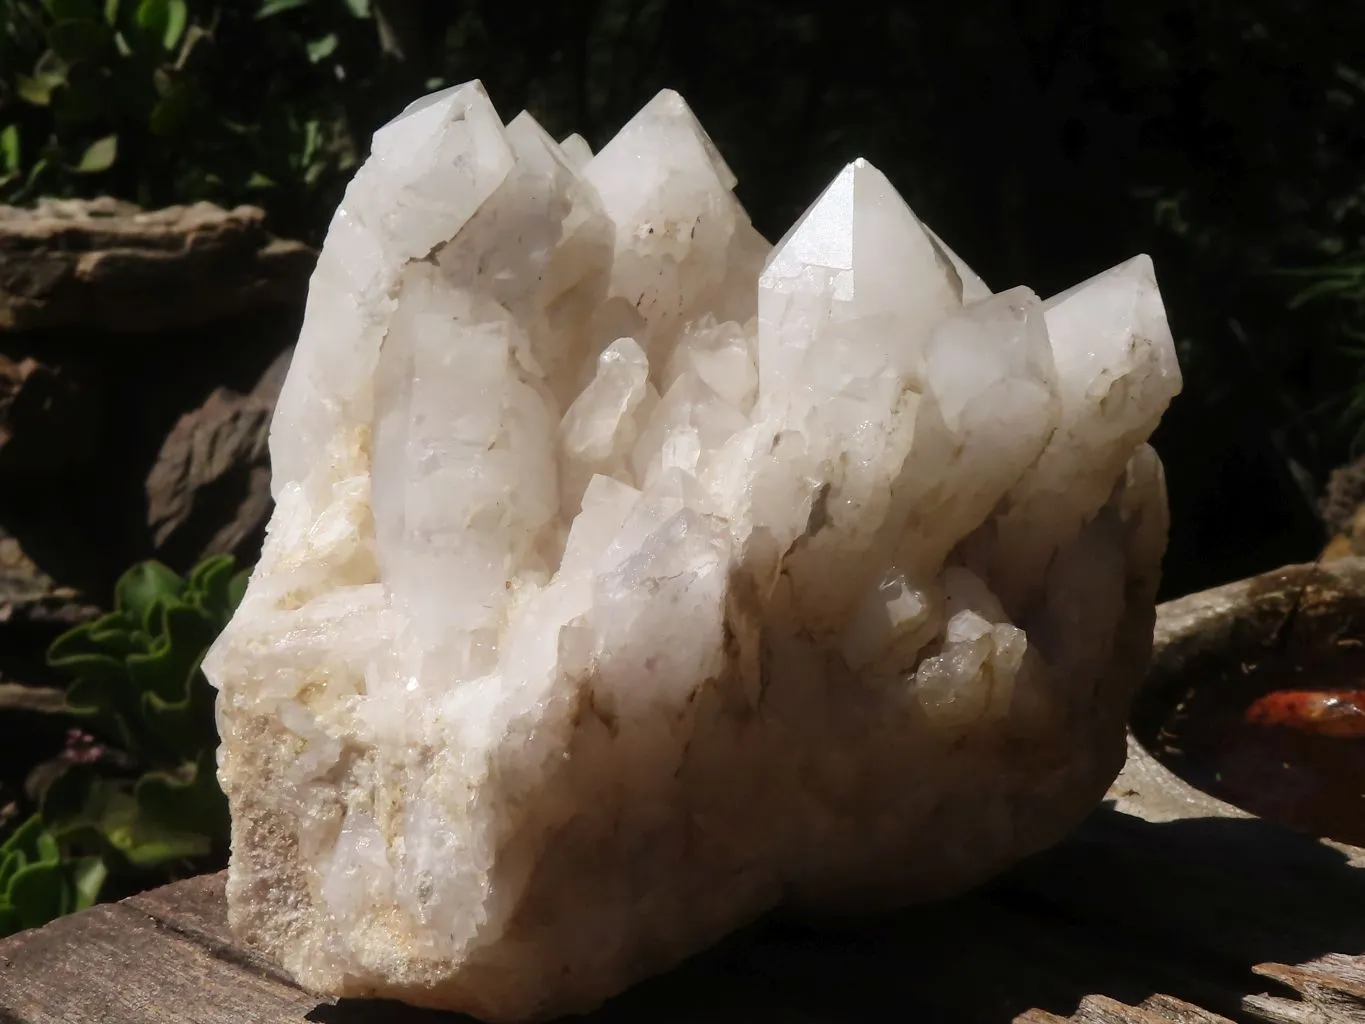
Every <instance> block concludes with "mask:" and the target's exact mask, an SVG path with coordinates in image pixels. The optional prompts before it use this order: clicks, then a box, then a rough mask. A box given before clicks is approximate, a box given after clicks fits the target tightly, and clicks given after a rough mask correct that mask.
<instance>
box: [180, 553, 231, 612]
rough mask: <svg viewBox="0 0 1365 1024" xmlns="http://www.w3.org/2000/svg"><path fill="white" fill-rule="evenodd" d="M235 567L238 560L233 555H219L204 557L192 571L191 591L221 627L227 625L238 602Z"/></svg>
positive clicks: (200, 605)
mask: <svg viewBox="0 0 1365 1024" xmlns="http://www.w3.org/2000/svg"><path fill="white" fill-rule="evenodd" d="M234 568H236V561H235V559H233V558H232V556H231V555H218V556H215V557H213V558H206V559H204V561H202V562H200V563H199V565H197V566H195V568H194V569H193V570H192V571H191V573H190V593H191V594H193V595H194V597H195V598H196V599H197V602H198V604H199V607H201V608H203V609H204V611H205V612H207V613H208V614H209V615H210V616H212V617H213V619H214V620H215V621H216V622H217V623H218V626H219V628H220V629H221V628H222V627H223V626H225V625H227V621H228V619H230V618H231V617H232V613H233V611H234V610H235V609H236V607H237V603H238V602H237V601H234V600H233V584H234V582H235V580H236V576H234V574H233V569H234Z"/></svg>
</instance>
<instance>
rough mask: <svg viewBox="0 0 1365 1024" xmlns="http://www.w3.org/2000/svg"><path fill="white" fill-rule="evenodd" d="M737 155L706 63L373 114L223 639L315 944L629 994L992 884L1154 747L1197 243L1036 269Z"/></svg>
mask: <svg viewBox="0 0 1365 1024" xmlns="http://www.w3.org/2000/svg"><path fill="white" fill-rule="evenodd" d="M734 185H735V177H734V175H733V174H732V173H731V172H730V169H729V168H728V167H727V166H726V165H725V163H724V161H723V160H722V159H721V157H720V155H719V154H718V153H717V151H716V149H715V147H714V146H713V145H712V143H711V141H710V139H709V138H708V136H707V135H706V133H705V132H704V131H703V130H702V128H701V127H700V125H698V124H697V122H696V120H695V119H694V118H693V116H692V114H691V112H690V111H689V109H688V108H687V106H686V104H685V103H684V102H683V100H682V98H681V97H679V96H678V95H676V94H675V93H672V92H663V93H661V94H659V96H657V97H656V98H655V99H654V100H652V101H651V102H650V103H649V104H648V105H647V106H646V107H645V108H644V109H643V110H642V111H641V112H640V113H639V114H638V115H637V116H636V117H635V118H634V119H633V120H632V121H631V122H630V123H629V124H627V125H626V126H625V128H623V129H622V130H621V132H620V134H619V135H617V136H616V138H615V139H613V140H612V141H611V142H610V143H608V144H607V145H606V146H605V147H604V148H603V149H602V150H601V151H600V152H599V153H597V154H596V155H593V153H592V151H591V150H590V149H589V148H588V146H587V144H586V143H585V142H584V141H583V140H582V139H581V138H579V137H577V136H570V137H569V138H568V139H566V140H565V141H564V142H563V143H562V144H558V143H556V142H555V141H554V140H553V139H552V138H551V137H550V136H549V135H547V134H546V133H545V132H544V131H543V130H542V129H541V128H540V127H539V125H537V124H536V123H535V121H533V120H532V119H531V117H530V116H529V115H527V114H522V115H520V116H519V117H517V118H515V119H514V120H512V121H511V122H510V123H508V124H506V125H504V123H503V122H502V121H501V120H500V119H499V117H498V115H497V113H496V112H495V110H494V108H493V106H492V104H491V103H490V102H489V99H488V97H487V96H486V95H485V94H484V92H483V89H482V88H481V87H480V86H479V85H478V84H477V83H471V84H467V85H463V86H459V87H457V88H454V89H449V90H446V91H444V92H441V93H437V94H435V95H433V96H429V97H426V98H425V99H423V100H421V101H419V102H417V103H414V104H413V105H412V106H411V107H409V108H408V109H407V110H406V111H405V112H404V113H403V114H402V116H400V117H399V118H398V119H396V120H395V121H393V122H392V123H390V124H389V125H387V126H386V127H384V128H383V129H382V130H380V131H379V132H378V133H377V134H376V136H375V139H374V146H373V152H372V155H371V156H370V158H369V159H368V161H367V162H366V163H365V164H364V166H363V167H362V168H361V169H360V171H359V172H358V173H357V174H356V176H355V179H354V181H353V182H352V183H351V185H350V187H349V188H348V190H347V192H346V196H345V199H344V201H343V202H342V204H341V207H340V209H338V211H337V213H336V216H335V218H334V220H333V222H332V225H331V229H330V232H329V234H328V237H327V241H326V244H325V245H324V247H323V250H322V255H321V259H320V260H319V262H318V267H317V271H316V273H315V275H314V277H313V280H312V285H311V289H310V294H309V298H308V306H307V315H306V319H305V323H304V327H303V331H302V334H301V336H300V338H299V343H298V348H297V353H296V355H295V357H294V363H293V366H292V368H291V370H290V374H289V378H288V382H287V384H286V385H285V388H284V393H283V395H282V396H281V399H280V404H279V409H278V412H277V413H276V418H275V423H274V428H273V432H272V436H271V453H272V459H273V466H274V491H275V499H276V502H277V505H276V509H275V513H274V517H273V519H272V521H271V524H270V533H269V538H268V541H267V543H266V548H265V553H264V555H263V556H262V558H261V561H260V564H259V565H258V566H257V568H256V571H255V573H254V574H253V577H252V580H251V584H250V587H249V589H248V591H247V594H246V597H245V599H244V601H243V602H242V605H241V607H240V609H239V611H238V612H237V614H236V616H235V618H234V619H233V620H232V623H231V625H230V626H229V627H228V629H227V631H226V632H225V633H224V634H223V636H222V637H221V639H220V640H219V641H218V643H217V644H216V645H215V646H214V648H213V650H212V651H211V653H210V656H209V657H208V659H207V661H206V664H205V669H206V671H207V672H208V674H209V677H210V678H211V679H212V680H213V681H214V683H215V684H216V685H217V686H218V687H219V688H220V690H221V693H220V696H219V702H218V714H219V728H220V732H221V735H222V741H223V746H222V749H221V751H220V777H221V779H222V783H223V786H224V788H225V790H226V792H227V794H228V797H229V799H230V801H231V805H232V813H233V848H232V863H231V868H230V871H229V880H228V901H229V908H230V915H231V921H232V925H233V927H234V928H235V929H236V931H237V932H238V933H239V934H240V935H241V936H242V937H243V938H245V939H247V940H249V941H250V942H252V943H255V944H256V945H258V946H259V947H261V948H262V949H263V950H264V951H265V952H266V953H267V954H268V955H270V956H271V957H273V958H274V959H275V960H277V961H278V962H279V963H280V964H281V965H283V967H284V968H285V969H286V970H287V971H289V972H290V973H291V974H292V975H293V976H294V977H295V978H297V979H298V981H299V982H300V983H301V984H303V985H304V986H306V987H308V988H310V989H312V990H315V991H317V992H321V993H330V994H338V995H357V996H358V995H367V996H368V995H377V996H386V997H394V998H398V999H402V1000H406V1001H408V1002H411V1003H417V1004H424V1005H429V1006H435V1007H446V1008H452V1009H456V1010H462V1011H466V1012H468V1013H471V1014H474V1015H476V1016H478V1017H482V1018H485V1019H487V1020H490V1021H507V1022H513V1021H525V1020H531V1019H543V1018H546V1017H548V1016H552V1015H555V1014H558V1013H562V1012H566V1011H575V1010H586V1009H589V1008H591V1007H593V1006H595V1005H597V1004H598V1003H600V1002H601V1001H602V1000H604V999H606V998H608V997H610V996H611V995H613V994H614V993H617V992H619V991H621V990H622V989H624V988H625V987H627V986H628V985H630V984H631V983H632V982H634V981H636V980H638V979H640V978H642V977H645V976H647V975H649V974H651V973H655V972H658V971H661V970H664V969H666V968H668V967H669V966H671V965H673V964H675V963H677V962H678V961H679V960H680V959H682V958H684V957H686V956H688V955H689V954H691V953H693V952H695V951H697V950H699V949H700V948H702V947H704V946H706V945H708V944H709V943H712V942H713V941H715V940H717V939H718V938H720V937H721V936H723V935H725V934H726V933H727V932H729V931H731V930H732V929H734V928H736V927H737V926H739V925H742V924H744V923H745V922H747V921H750V920H751V919H753V918H754V917H756V916H757V915H759V914H761V913H763V912H764V911H765V910H768V909H769V908H772V907H774V906H775V905H777V904H779V903H783V904H786V905H788V906H793V907H796V908H798V909H801V910H805V911H810V912H814V913H830V914H847V913H851V912H861V911H868V910H876V909H881V908H887V907H892V906H896V905H901V904H905V903H909V902H913V901H917V900H923V899H927V898H932V897H939V896H943V895H947V894H951V893H954V892H957V891H959V890H962V889H964V888H965V887H968V886H971V885H974V884H976V883H978V882H980V881H982V880H984V879H986V878H988V877H990V876H991V875H992V874H994V873H996V872H998V871H1000V870H1001V869H1003V868H1005V867H1007V866H1008V865H1010V864H1011V863H1013V862H1014V861H1016V860H1017V859H1018V858H1019V857H1021V856H1023V855H1026V854H1029V853H1031V852H1034V851H1037V850H1039V849H1042V848H1044V847H1046V846H1048V845H1049V844H1051V843H1054V842H1055V841H1057V840H1058V839H1059V838H1061V837H1062V836H1064V835H1065V834H1066V833H1067V832H1068V830H1070V829H1071V828H1073V827H1074V826H1075V825H1076V824H1077V822H1079V821H1080V819H1081V818H1082V817H1083V816H1084V815H1085V814H1086V813H1087V812H1088V811H1089V810H1090V809H1091V808H1092V807H1093V806H1094V805H1095V804H1096V803H1097V801H1098V800H1099V799H1100V797H1101V795H1102V794H1103V792H1104V790H1105V788H1106V786H1107V785H1108V783H1109V782H1110V781H1111V779H1112V778H1113V777H1114V775H1115V773H1116V772H1117V770H1118V768H1119V766H1120V764H1121V762H1122V759H1123V754H1124V723H1125V718H1126V713H1127V709H1128V704H1129V699H1130V697H1131V695H1132V693H1133V691H1134V688H1135V687H1136V685H1137V683H1138V681H1139V679H1140V678H1141V676H1142V674H1143V671H1144V669H1145V667H1146V663H1147V658H1148V654H1149V646H1150V642H1151V627H1152V620H1153V601H1154V595H1155V591H1156V586H1157V580H1158V575H1159V567H1160V561H1161V556H1162V553H1163V550H1164V547H1165V540H1166V515H1167V512H1166V499H1165V492H1164V485H1163V480H1162V472H1161V463H1160V461H1159V460H1158V459H1157V457H1156V455H1155V453H1154V452H1153V451H1152V450H1151V449H1150V448H1149V447H1148V446H1147V445H1146V441H1147V438H1148V436H1149V435H1150V434H1151V432H1152V430H1153V429H1154V427H1155V426H1156V424H1157V422H1158V420H1159V419H1160V417H1161V415H1162V413H1163V411H1164V410H1165V408H1166V406H1167V404H1168V403H1169V402H1170V400H1171V399H1172V397H1173V396H1174V395H1175V394H1176V393H1177V392H1178V391H1179V388H1180V371H1179V368H1178V367H1177V365H1176V360H1175V355H1174V348H1173V345H1172V340H1171V334H1170V331H1169V329H1168V327H1167V324H1166V319H1165V314H1164V311H1163V308H1162V303H1161V297H1160V294H1159V292H1158V290H1157V285H1156V280H1155V277H1154V275H1153V271H1152V265H1151V262H1150V261H1149V260H1148V259H1147V258H1146V257H1144V256H1140V257H1137V258H1135V259H1133V260H1130V261H1129V262H1127V263H1124V264H1122V265H1120V266H1118V267H1116V268H1114V269H1112V270H1109V271H1106V272H1105V273H1102V274H1100V275H1098V276H1097V277H1095V278H1093V279H1091V280H1090V281H1087V282H1085V283H1083V284H1080V285H1078V286H1077V287H1075V288H1073V289H1072V290H1070V291H1068V292H1065V293H1063V294H1062V295H1059V296H1056V297H1055V298H1052V299H1049V300H1046V301H1044V300H1040V299H1039V298H1038V297H1037V296H1036V295H1035V294H1034V293H1033V292H1031V291H1029V290H1028V289H1027V288H1012V289H1010V290H1007V291H1003V292H1000V293H997V294H992V292H991V291H990V289H989V288H987V287H986V285H985V283H984V282H983V281H982V280H981V278H980V277H978V276H977V275H976V274H975V273H973V272H972V270H971V269H970V268H969V267H968V266H967V265H966V263H964V262H963V261H962V259H961V258H959V257H958V256H957V255H956V254H954V253H953V252H951V251H950V250H949V249H948V248H947V247H946V246H945V245H944V244H943V243H942V242H941V241H940V240H939V239H938V238H937V236H936V235H934V234H933V232H931V231H930V230H929V229H928V228H927V227H926V226H925V225H923V224H922V223H921V222H920V221H919V219H918V218H917V217H916V216H915V214H914V213H913V212H912V211H911V210H910V208H909V207H908V206H907V205H906V204H905V202H904V201H903V200H902V199H901V198H900V196H899V195H898V194H897V193H896V191H895V189H894V188H893V187H892V186H891V184H890V182H888V180H887V179H886V177H885V176H884V175H883V174H882V173H881V172H880V171H878V170H877V169H876V168H874V167H872V166H871V165H870V164H868V163H866V162H865V161H862V160H858V161H855V162H854V163H852V164H850V165H849V166H848V167H846V168H845V169H844V170H843V171H841V172H840V173H839V175H838V176H837V177H836V178H835V179H834V181H833V182H832V183H831V184H830V185H829V187H828V188H827V189H826V190H825V191H824V193H823V194H822V195H821V196H820V197H819V198H818V199H817V200H816V201H815V203H814V204H813V205H812V206H811V208H810V209H809V210H808V211H807V212H806V214H805V215H804V216H803V217H802V218H801V219H800V221H798V222H797V223H796V224H795V225H794V226H793V227H792V229H791V230H790V231H789V232H788V233H787V235H786V237H785V238H783V239H782V241H781V242H779V243H778V244H777V245H776V246H769V245H768V243H766V242H765V241H764V240H763V239H762V238H761V237H760V236H759V235H758V233H757V232H756V231H755V230H754V229H753V227H752V226H751V225H750V223H749V219H748V217H747V216H746V214H745V212H744V210H743V209H742V208H741V206H740V205H739V203H738V202H737V201H736V199H735V197H734V195H733V194H732V191H731V190H732V188H733V187H734Z"/></svg>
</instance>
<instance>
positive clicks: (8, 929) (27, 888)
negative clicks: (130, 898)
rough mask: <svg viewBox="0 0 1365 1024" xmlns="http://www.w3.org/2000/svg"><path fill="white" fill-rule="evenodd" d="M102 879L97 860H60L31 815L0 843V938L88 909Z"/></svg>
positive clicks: (56, 846)
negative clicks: (0, 936)
mask: <svg viewBox="0 0 1365 1024" xmlns="http://www.w3.org/2000/svg"><path fill="white" fill-rule="evenodd" d="M107 875H108V869H107V868H106V867H105V864H104V861H103V860H101V859H100V858H99V857H67V856H64V855H63V853H62V847H61V844H60V843H59V842H58V841H57V839H56V838H55V837H54V836H53V835H52V833H51V832H49V831H48V830H47V829H46V828H45V827H44V825H43V820H42V817H41V816H40V815H37V814H35V815H33V816H32V817H30V818H29V819H28V820H27V821H26V822H24V824H22V825H20V826H19V828H18V829H17V830H16V831H15V832H14V834H13V835H11V836H10V837H9V839H7V840H6V841H5V842H4V843H3V844H0V935H9V934H11V933H12V932H16V931H20V930H21V929H24V928H36V927H38V926H39V925H42V924H46V923H47V922H48V921H51V920H52V919H53V918H56V917H61V916H62V915H63V914H70V913H72V912H73V911H77V910H84V909H85V908H86V907H89V906H92V905H94V903H95V901H96V900H97V899H99V894H100V889H101V888H102V887H103V885H104V881H105V878H106V876H107Z"/></svg>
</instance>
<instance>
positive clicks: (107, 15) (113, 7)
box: [104, 0, 119, 26]
mask: <svg viewBox="0 0 1365 1024" xmlns="http://www.w3.org/2000/svg"><path fill="white" fill-rule="evenodd" d="M118 6H119V0H104V22H105V24H106V25H110V26H113V25H117V24H118Z"/></svg>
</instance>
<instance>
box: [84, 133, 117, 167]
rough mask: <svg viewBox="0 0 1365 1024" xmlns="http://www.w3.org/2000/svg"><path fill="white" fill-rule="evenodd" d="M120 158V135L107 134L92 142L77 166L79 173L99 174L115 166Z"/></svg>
mask: <svg viewBox="0 0 1365 1024" xmlns="http://www.w3.org/2000/svg"><path fill="white" fill-rule="evenodd" d="M117 159H118V136H117V135H106V136H105V137H104V138H102V139H97V140H95V141H94V142H92V143H91V144H90V145H89V146H88V147H86V150H85V152H84V153H82V154H81V159H80V163H78V164H77V165H76V167H75V170H76V173H77V174H98V173H100V172H101V171H107V170H109V168H110V167H113V166H114V161H115V160H117Z"/></svg>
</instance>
